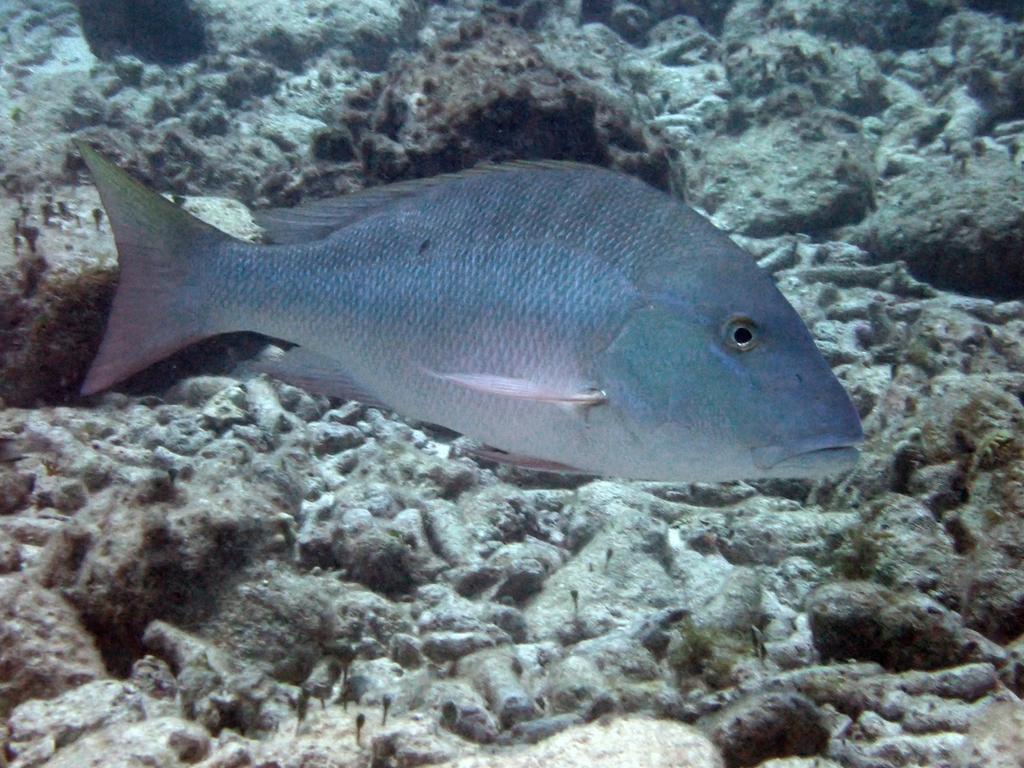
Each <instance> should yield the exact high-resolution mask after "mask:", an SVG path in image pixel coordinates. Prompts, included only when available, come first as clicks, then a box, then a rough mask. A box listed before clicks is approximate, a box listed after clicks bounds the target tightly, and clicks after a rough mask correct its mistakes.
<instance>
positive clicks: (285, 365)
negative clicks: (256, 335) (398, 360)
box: [251, 347, 388, 408]
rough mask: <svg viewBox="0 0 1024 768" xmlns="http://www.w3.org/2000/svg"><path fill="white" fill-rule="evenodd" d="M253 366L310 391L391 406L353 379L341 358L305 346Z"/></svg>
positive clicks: (366, 403)
mask: <svg viewBox="0 0 1024 768" xmlns="http://www.w3.org/2000/svg"><path fill="white" fill-rule="evenodd" d="M251 367H252V368H253V369H254V370H256V371H259V372H261V373H266V374H269V375H271V376H273V377H274V378H275V379H280V380H281V381H283V382H285V383H287V384H292V385H294V386H296V387H301V388H302V389H305V390H307V391H309V392H315V393H317V394H321V395H327V396H329V397H340V398H342V399H343V400H358V401H359V402H361V403H364V404H365V405H370V406H373V407H374V408H387V407H388V406H387V404H385V403H384V402H382V401H381V399H380V398H379V397H377V396H376V395H375V394H373V393H372V392H370V391H369V389H368V388H367V387H364V386H363V385H362V384H359V383H358V382H356V381H355V380H354V379H352V377H351V376H350V375H349V373H348V371H346V370H345V368H344V366H343V365H342V364H341V363H340V362H339V361H337V360H335V359H334V358H332V357H327V356H326V355H319V354H317V353H316V352H310V351H309V350H306V349H303V348H302V347H295V348H294V349H291V350H289V351H288V352H286V353H285V354H284V357H282V358H280V359H278V360H261V361H259V362H256V363H253V364H252V366H251Z"/></svg>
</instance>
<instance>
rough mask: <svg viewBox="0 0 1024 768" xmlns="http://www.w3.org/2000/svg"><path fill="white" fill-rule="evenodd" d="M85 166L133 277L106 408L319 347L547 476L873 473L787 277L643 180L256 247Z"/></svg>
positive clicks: (507, 185) (545, 172) (573, 179)
mask: <svg viewBox="0 0 1024 768" xmlns="http://www.w3.org/2000/svg"><path fill="white" fill-rule="evenodd" d="M82 151H83V155H84V157H85V159H86V161H87V163H88V164H89V166H90V168H91V170H92V172H93V175H94V177H95V179H96V183H97V186H98V187H99V190H100V194H101V196H102V198H103V202H104V205H105V207H106V209H107V212H108V215H109V218H110V221H111V225H112V228H113V230H114V234H115V238H116V240H117V245H118V251H119V257H120V263H121V278H120V282H119V287H118V292H117V295H116V297H115V300H114V306H113V309H112V313H111V317H110V320H109V323H108V328H107V332H106V335H105V337H104V340H103V344H102V346H101V348H100V351H99V353H98V355H97V358H96V361H95V362H94V364H93V367H92V369H91V370H90V372H89V375H88V377H87V379H86V382H85V385H84V386H83V392H85V393H91V392H95V391H98V390H100V389H103V388H105V387H108V386H110V385H112V384H114V383H116V382H117V381H120V380H121V379H123V378H125V377H127V376H128V375H130V374H131V373H134V372H136V371H138V370H140V369H141V368H143V367H145V366H146V365H148V364H150V363H152V362H154V361H155V360H158V359H160V358H162V357H164V356H166V355H168V354H170V353H171V352H173V351H175V350H176V349H179V348H180V347H182V346H184V345H185V344H187V343H190V342H192V341H195V340H197V339H200V338H204V337H207V336H211V335H214V334H218V333H225V332H229V331H239V330H249V331H257V332H260V333H263V334H267V335H269V336H273V337H276V338H280V339H284V340H287V341H289V342H292V343H295V344H298V345H299V346H298V347H297V348H296V349H295V350H294V351H292V352H290V353H289V354H288V355H286V356H285V358H284V359H283V360H282V361H281V362H280V363H278V364H277V365H276V366H275V367H274V373H275V374H276V375H280V376H281V377H282V378H284V379H286V380H290V381H294V382H297V383H301V384H304V385H306V386H308V387H310V388H311V389H314V390H318V391H322V392H327V393H332V394H347V395H353V396H357V397H360V398H362V399H364V400H366V401H369V402H374V403H380V404H384V405H387V406H389V407H391V408H394V409H395V410H396V411H398V412H399V413H402V414H404V415H405V416H408V417H412V418H416V419H420V420H424V421H428V422H433V423H437V424H441V425H444V426H446V427H449V428H451V429H453V430H456V431H459V432H462V433H464V434H466V435H468V436H469V437H471V438H473V439H475V440H478V441H481V442H483V443H486V444H487V445H490V446H494V447H495V448H496V449H500V450H501V451H504V452H507V453H508V454H509V458H510V459H511V460H512V461H514V462H519V463H523V464H524V465H527V466H538V467H564V468H575V469H577V470H580V471H584V472H591V473H595V474H601V475H611V476H619V477H627V478H644V479H656V480H729V479H739V478H756V477H780V476H818V475H822V474H828V473H832V472H837V471H842V470H845V469H848V468H850V467H851V466H852V465H853V463H854V462H855V461H856V457H857V451H856V449H855V448H854V447H853V446H854V445H856V444H857V443H858V442H859V441H860V440H861V439H862V432H861V425H860V419H859V417H858V415H857V412H856V410H855V409H854V407H853V405H852V403H851V402H850V399H849V397H848V396H847V394H846V392H845V391H844V390H843V388H842V386H841V385H840V383H839V382H838V381H837V379H836V378H835V376H834V375H833V373H832V371H831V370H830V368H829V367H828V365H827V363H826V362H825V360H824V359H823V358H822V356H821V355H820V353H819V352H818V350H817V349H816V348H815V345H814V342H813V340H812V338H811V336H810V334H809V332H808V331H807V328H806V327H805V326H804V324H803V322H802V321H801V320H800V318H799V316H798V315H797V314H796V312H795V311H794V310H793V308H792V307H791V306H790V305H789V303H788V302H787V301H786V300H785V298H784V297H783V296H782V295H781V293H779V291H778V290H777V289H776V287H775V286H774V284H773V283H772V281H771V279H770V278H769V276H768V275H767V274H765V273H764V272H763V271H762V270H760V269H759V268H758V267H757V265H756V264H755V263H754V261H753V260H752V259H751V258H750V256H748V255H747V254H746V253H745V252H744V251H742V250H741V249H740V248H739V247H737V246H736V245H735V244H733V243H732V241H731V240H729V238H728V237H726V236H725V235H724V234H723V233H721V232H720V231H718V230H717V229H715V228H714V227H713V226H712V225H711V224H709V223H708V222H707V221H706V220H705V219H703V218H702V217H701V216H700V215H699V214H697V213H696V212H695V211H693V210H692V209H690V208H688V207H687V206H685V205H684V204H682V203H681V202H679V201H677V200H675V199H674V198H672V197H669V196H668V195H665V194H663V193H661V192H659V191H657V190H655V189H652V188H651V187H649V186H647V185H645V184H643V183H642V182H640V181H637V180H635V179H632V178H630V177H627V176H623V175H621V174H617V173H614V172H610V171H606V170H602V169H596V168H589V167H585V166H574V165H562V166H552V165H514V166H511V167H508V168H505V169H502V168H498V169H495V170H490V171H486V172H472V173H467V174H462V175H459V176H456V177H448V178H444V179H441V180H436V181H432V182H421V183H418V184H417V183H413V184H402V185H396V186H393V187H385V188H381V189H377V190H370V191H368V192H366V193H361V194H357V195H354V196H351V197H350V198H342V199H341V200H339V201H333V202H328V203H321V204H316V205H314V206H311V207H310V208H307V209H305V210H303V209H299V210H298V211H296V212H295V213H294V214H278V215H277V216H276V218H274V219H272V220H273V221H276V230H277V234H278V236H279V238H280V240H283V241H284V243H283V244H278V245H254V244H249V243H243V242H240V241H237V240H234V239H231V238H230V237H228V236H227V235H224V234H223V233H221V232H219V231H217V230H215V229H213V228H212V227H209V226H208V225H205V224H202V223H201V222H199V221H198V220H195V219H193V218H192V217H190V216H189V215H188V214H186V213H184V212H183V211H181V210H180V209H178V208H176V207H175V206H173V205H172V204H170V203H168V202H167V201H164V200H163V199H162V198H160V197H159V196H157V195H155V194H154V193H152V192H150V191H148V190H146V189H145V188H144V187H142V185H140V184H138V183H137V182H135V181H133V180H132V179H130V178H129V177H127V176H126V175H125V174H123V172H121V171H119V170H118V169H117V168H116V167H114V166H113V165H111V164H110V163H108V162H106V161H104V160H103V159H102V158H100V157H99V156H98V155H97V154H96V153H95V152H93V151H92V150H89V149H88V148H85V147H82ZM274 230H275V227H272V228H271V231H272V232H273V231H274Z"/></svg>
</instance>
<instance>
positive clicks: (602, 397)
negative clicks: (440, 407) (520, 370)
mask: <svg viewBox="0 0 1024 768" xmlns="http://www.w3.org/2000/svg"><path fill="white" fill-rule="evenodd" d="M428 373H430V375H431V376H434V377H436V378H438V379H442V380H444V381H448V382H451V383H452V384H458V385H459V386H460V387H465V388H466V389H471V390H473V391H474V392H484V393H486V394H488V395H497V396H499V397H511V398H513V399H516V400H533V401H535V402H540V403H568V404H571V405H581V406H594V405H603V404H604V403H606V402H608V396H607V395H606V394H605V393H604V392H602V391H601V390H599V389H583V390H579V391H575V392H571V391H560V390H558V389H556V388H554V387H550V386H547V385H544V384H537V383H536V382H533V381H529V380H528V379H515V378H510V377H508V376H495V375H492V374H489V373H434V372H433V371H428Z"/></svg>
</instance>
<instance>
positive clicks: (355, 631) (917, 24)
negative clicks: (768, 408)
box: [0, 0, 1024, 768]
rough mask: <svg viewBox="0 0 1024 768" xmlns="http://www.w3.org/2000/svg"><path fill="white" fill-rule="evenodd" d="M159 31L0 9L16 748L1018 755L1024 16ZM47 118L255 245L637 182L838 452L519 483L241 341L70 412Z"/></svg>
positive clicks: (557, 9) (341, 760) (77, 364)
mask: <svg viewBox="0 0 1024 768" xmlns="http://www.w3.org/2000/svg"><path fill="white" fill-rule="evenodd" d="M157 5H159V7H160V9H162V10H161V11H160V13H163V14H164V15H162V16H161V15H160V13H157V12H156V11H154V13H152V14H150V15H149V16H147V15H146V12H147V10H153V9H156V8H157ZM157 5H153V4H149V3H135V4H130V3H121V2H115V1H113V0H82V2H80V3H79V4H78V9H79V11H77V12H76V8H75V7H74V6H72V5H70V4H61V3H56V4H54V3H49V2H44V1H43V0H28V2H25V3H19V4H6V5H2V6H0V28H2V29H3V30H4V34H3V35H0V57H2V59H3V62H4V66H3V67H2V68H0V90H2V92H3V93H5V94H6V98H7V99H8V102H7V105H6V106H5V107H4V109H3V110H0V186H2V188H3V190H4V194H0V216H2V217H4V218H5V220H6V221H8V222H9V224H10V229H8V230H5V231H7V232H8V236H5V237H4V238H0V366H2V373H0V398H2V402H0V614H2V616H0V619H2V620H0V718H2V721H0V765H11V766H17V768H35V766H44V765H45V766H69V767H70V766H75V768H78V766H82V765H105V766H106V765H127V764H135V763H137V762H138V761H139V760H142V761H143V762H147V763H151V764H159V765H166V766H168V767H169V768H177V767H178V766H185V765H194V764H203V765H208V766H211V767H212V766H222V767H223V768H227V767H228V766H239V765H247V764H252V765H270V764H281V765H284V764H288V765H295V766H312V765H317V766H330V767H331V768H350V767H351V768H354V767H355V766H365V765H368V764H370V765H373V766H374V768H402V767H403V766H414V765H430V764H447V765H455V766H475V765H480V766H483V765H508V766H519V765H522V766H527V765H533V764H539V763H542V762H543V763H545V764H546V763H557V764H559V765H575V764H579V765H602V764H605V763H607V764H614V765H616V766H629V765H643V766H649V765H659V764H665V765H669V764H681V763H686V764H687V765H695V766H730V767H731V766H737V767H739V766H758V765H760V766H771V768H783V766H786V767H788V768H811V766H812V765H813V766H815V768H836V767H837V766H842V768H877V766H880V765H896V764H900V765H929V766H940V767H941V768H966V766H971V767H972V768H974V766H978V767H979V768H980V766H982V765H986V766H1003V765H1017V764H1018V763H1019V756H1020V754H1021V751H1022V750H1021V744H1020V723H1021V722H1022V721H1024V706H1022V705H1021V702H1020V699H1019V698H1018V697H1020V696H1022V695H1024V562H1022V558H1024V554H1022V552H1024V549H1022V547H1021V545H1020V541H1021V539H1022V537H1024V491H1022V487H1024V437H1022V435H1024V406H1022V402H1024V303H1022V302H1021V301H1020V300H1019V299H1020V296H1021V295H1022V294H1021V291H1022V287H1024V277H1022V275H1024V272H1022V267H1021V264H1022V261H1021V259H1020V254H1021V249H1022V247H1024V246H1022V243H1024V239H1022V235H1021V231H1022V223H1021V222H1022V218H1021V216H1022V214H1021V206H1020V199H1021V197H1022V195H1024V190H1022V187H1021V185H1022V183H1024V181H1022V179H1024V176H1022V175H1021V168H1022V165H1021V164H1022V161H1024V86H1022V83H1024V69H1022V68H1021V64H1020V61H1021V58H1022V55H1024V27H1022V25H1021V21H1022V17H1021V12H1020V9H1019V8H1017V7H1016V6H1015V5H1014V4H1012V3H1005V2H999V0H967V1H966V2H963V3H952V2H947V1H946V0H922V1H921V2H893V3H883V2H880V1H879V0H858V1H857V2H851V3H834V2H825V0H780V1H779V2H775V3H773V4H764V3H761V2H758V1H757V0H736V2H717V1H716V2H690V0H674V1H673V2H654V1H653V0H630V1H629V2H626V1H625V0H622V1H620V0H612V1H604V0H601V1H598V0H583V2H571V3H564V4H563V3H557V2H544V1H543V0H521V1H517V0H502V1H501V2H498V3H489V4H481V3H477V2H475V0H466V1H465V2H463V1H462V0H459V1H455V0H452V1H451V2H446V3H419V2H404V1H403V2H396V3H390V2H381V1H380V0H358V2H345V3H337V2H331V1H330V0H322V1H321V0H313V1H312V2H308V3H301V4H296V3H291V2H283V1H281V2H278V1H277V0H272V1H271V2H250V0H232V2H228V3H225V2H220V1H219V0H218V1H217V2H213V0H209V2H207V0H196V1H195V2H193V3H179V4H166V3H162V4H157ZM147 25H148V26H147ZM154 25H156V26H159V28H160V29H163V30H164V31H165V32H166V34H164V35H162V36H156V37H155V36H154V35H153V33H152V30H153V28H154ZM73 136H74V137H77V138H83V139H85V140H88V141H91V142H93V143H95V144H97V145H99V146H101V147H102V148H103V150H104V151H105V153H106V154H108V155H109V156H110V157H112V158H113V159H114V160H115V161H116V162H118V163H120V164H121V165H123V166H124V167H126V168H127V169H128V170H130V171H131V172H132V173H134V174H135V175H136V176H138V177H140V178H141V179H143V180H145V181H147V182H148V183H150V184H154V185H156V186H157V187H158V188H159V189H161V190H167V191H169V192H171V193H173V194H175V195H178V196H183V197H180V198H175V199H176V201H178V202H181V203H182V204H183V205H185V206H186V208H187V209H188V210H191V211H195V212H198V214H199V215H201V216H203V217H205V218H207V219H208V220H211V221H213V222H214V223H215V224H216V225H217V226H219V227H221V228H223V229H225V230H227V231H230V232H232V233H233V234H235V235H237V236H239V237H242V238H248V239H253V238H258V237H259V233H258V231H257V229H256V227H255V226H254V224H253V223H252V219H251V218H250V216H249V214H248V212H247V211H245V210H243V206H242V205H240V204H239V203H238V202H237V201H239V200H240V201H242V202H244V203H245V204H247V205H255V206H257V207H259V206H267V205H286V204H292V203H296V202H300V201H306V200H311V199H315V198H319V197H325V196H331V195H337V194H341V193H347V192H351V191H354V190H357V189H359V188H362V187H364V186H368V185H376V184H381V183H385V182H389V181H393V180H397V179H411V178H415V177H419V176H423V175H430V174H434V173H441V172H449V171H459V170H461V169H464V168H468V167H471V166H473V165H476V164H479V163H484V162H502V161H512V160H520V159H531V160H544V159H556V160H574V161H582V162H588V163H596V164H599V165H602V166H606V167H611V168H617V169H620V170H623V171H625V172H627V173H632V174H634V175H637V176H639V177H641V178H643V179H645V180H647V181H648V182H650V183H652V184H654V185H655V186H658V187H660V188H662V189H666V190H669V191H671V192H674V193H676V194H680V195H682V196H684V197H685V198H686V199H688V200H689V201H690V202H692V203H694V204H695V205H697V206H699V207H701V208H702V209H703V210H704V212H706V213H707V214H709V215H710V216H711V217H712V219H713V220H714V221H715V222H716V223H717V224H719V225H720V226H722V227H725V228H726V229H727V230H729V231H730V232H731V233H733V234H734V236H735V238H736V240H737V241H738V242H739V243H740V244H741V245H742V246H743V247H745V248H746V249H747V250H749V251H750V253H751V254H752V255H753V256H754V258H756V259H757V260H758V262H759V263H760V264H761V266H762V267H763V268H764V269H766V270H767V271H768V272H769V273H770V274H771V275H772V277H773V279H774V280H775V282H776V284H777V285H778V286H779V288H780V289H781V290H782V291H783V292H784V294H785V295H786V296H787V298H788V299H789V300H790V301H791V302H792V303H793V305H794V306H795V308H796V309H797V311H798V312H799V313H800V314H801V316H802V317H803V318H804V320H805V321H806V323H807V325H808V327H809V328H810V330H811V332H812V334H813V336H814V338H815V340H816V342H817V344H818V346H819V348H820V349H821V351H822V353H823V354H824V356H825V358H826V360H827V361H828V362H829V364H830V365H831V366H832V367H833V369H834V370H835V371H836V374H837V375H838V377H839V378H840V379H841V380H842V382H843V383H844V385H845V386H846V387H847V389H848V391H849V392H850V394H851V397H852V398H853V401H854V403H855V405H856V407H857V409H858V412H859V413H860V415H861V417H862V420H863V423H864V429H865V433H866V440H865V443H864V445H863V453H862V458H861V461H860V463H859V464H858V466H857V467H856V468H855V469H854V470H853V471H852V472H850V473H848V474H847V475H845V476H842V477H834V478H823V479H819V480H772V481H762V482H733V483H723V484H703V483H645V482H632V483H625V482H621V481H617V480H615V479H595V478H590V477H586V476H581V475H548V474H543V473H535V472H530V471H527V470H522V469H510V468H507V467H501V466H496V465H494V464H493V463H491V462H488V461H485V460H482V459H479V458H477V457H476V454H475V453H474V450H473V446H472V445H471V444H470V443H469V442H468V441H467V440H466V439H465V438H460V437H458V436H456V435H453V434H451V433H450V432H448V431H446V430H443V429H440V428H437V427H434V426H431V425H427V424H416V423H408V422H406V421H403V420H402V419H401V418H399V417H398V416H397V415H395V414H391V413H388V412H386V411H384V410H381V409H378V408H373V407H368V406H366V405H364V404H361V403H356V402H343V401H339V400H336V399H330V398H327V397H322V396H316V395H311V394H309V393H307V392H305V391H303V390H301V389H299V388H297V387H294V386H289V385H285V384H283V383H281V382H278V381H275V380H273V379H271V378H269V377H267V376H266V375H262V374H255V373H253V372H252V371H251V370H249V369H248V368H246V367H245V366H239V365H238V364H239V363H240V362H242V361H244V360H245V359H247V358H249V357H251V356H252V355H253V354H256V353H257V352H259V351H261V350H262V349H263V348H264V347H265V346H266V343H267V340H266V339H262V338H258V337H254V336H252V335H233V336H230V337H227V338H223V339H218V340H212V341H209V342H206V343H204V344H202V345H199V346H197V347H194V348H192V349H191V350H188V351H186V352H184V353H183V354H181V355H178V356H175V357H174V358H173V359H170V360H168V361H164V362H163V363H161V364H159V365H157V366H154V367H153V368H151V369H150V370H149V371H148V372H144V373H143V374H141V375H140V376H138V377H135V378H133V380H132V381H130V382H126V383H125V384H124V385H123V386H121V387H120V388H119V389H118V390H117V391H115V392H109V393H103V394H100V395H98V396H95V397H93V398H91V399H88V400H83V399H82V398H80V397H79V396H78V394H77V389H78V385H79V380H80V378H81V375H82V373H83V371H84V370H85V367H86V366H87V365H88V363H89V361H90V358H91V355H92V353H93V351H94V349H95V347H96V344H97V343H98V341H99V334H100V332H101V330H102V325H103V320H104V316H105V313H106V307H107V304H108V303H109V300H110V295H111V292H112V290H113V287H114V281H115V280H116V268H115V252H114V247H113V242H112V240H111V238H110V231H109V222H107V220H106V218H105V215H104V214H103V211H102V208H101V206H100V201H99V199H98V197H97V196H96V194H95V190H94V189H93V187H92V186H91V185H90V184H89V183H88V179H87V178H86V176H85V174H84V170H83V167H82V165H81V162H80V161H79V160H78V158H77V156H76V155H75V153H74V151H73V150H72V149H70V141H69V140H70V139H71V138H72V137H73ZM197 193H203V194H221V195H226V196H229V197H231V198H234V200H235V202H233V203H229V202H225V201H224V200H223V199H213V198H210V199H201V200H197V199H195V198H191V197H189V195H192V194H197ZM950 291H959V292H960V293H955V292H950ZM695 728H696V730H695ZM602 761H604V763H603V762H602Z"/></svg>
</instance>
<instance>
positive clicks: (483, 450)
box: [469, 445, 593, 475]
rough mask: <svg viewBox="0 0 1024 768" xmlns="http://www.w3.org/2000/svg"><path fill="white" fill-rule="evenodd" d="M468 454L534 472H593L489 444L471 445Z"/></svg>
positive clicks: (586, 473)
mask: <svg viewBox="0 0 1024 768" xmlns="http://www.w3.org/2000/svg"><path fill="white" fill-rule="evenodd" d="M469 454H470V455H471V456H474V457H476V458H478V459H485V460H487V461H493V462H495V463H497V464H505V465H507V466H510V467H519V468H520V469H532V470H534V471H535V472H561V473H570V474H576V475H589V474H593V473H591V472H584V471H583V470H580V469H576V467H570V466H569V465H568V464H561V463H559V462H557V461H548V460H547V459H538V458H535V457H533V456H521V455H519V454H515V453H509V452H508V451H503V450H501V449H500V448H492V447H490V446H489V445H481V446H476V447H473V448H471V449H470V450H469Z"/></svg>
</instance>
